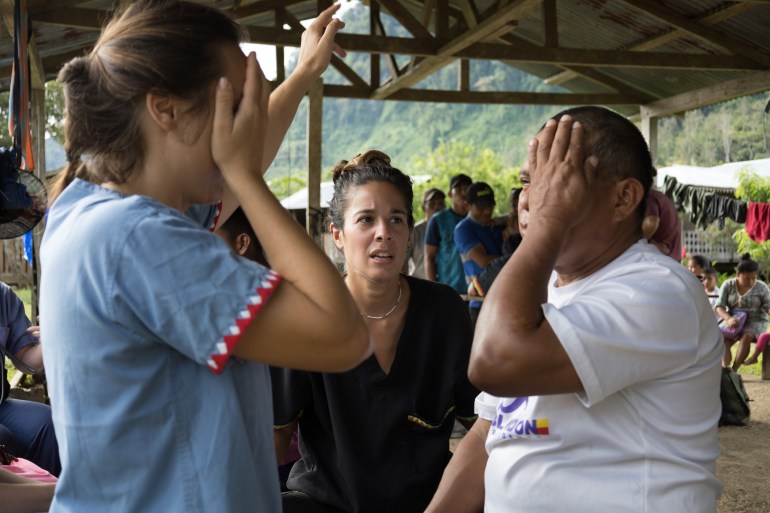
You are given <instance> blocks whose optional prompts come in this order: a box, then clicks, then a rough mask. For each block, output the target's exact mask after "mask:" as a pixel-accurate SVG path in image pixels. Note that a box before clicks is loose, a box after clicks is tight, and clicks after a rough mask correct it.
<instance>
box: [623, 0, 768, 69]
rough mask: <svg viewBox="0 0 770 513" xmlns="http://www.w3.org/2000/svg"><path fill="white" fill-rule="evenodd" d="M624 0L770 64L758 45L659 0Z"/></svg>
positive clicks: (708, 38)
mask: <svg viewBox="0 0 770 513" xmlns="http://www.w3.org/2000/svg"><path fill="white" fill-rule="evenodd" d="M622 1H623V2H625V3H626V4H628V5H630V6H632V7H634V8H635V9H638V10H640V11H642V12H644V13H645V14H647V15H649V16H652V17H654V18H656V19H658V20H660V21H662V22H664V23H668V24H670V25H673V26H675V27H676V28H678V29H680V30H683V31H685V32H687V33H689V34H692V35H693V36H696V37H699V38H701V39H703V40H704V41H708V42H710V43H713V44H716V45H719V46H721V47H723V48H725V49H726V50H728V51H729V52H731V53H733V54H736V55H741V56H743V57H745V58H747V59H751V60H753V61H755V62H757V63H759V64H761V65H762V66H763V67H768V66H770V55H768V54H767V53H765V52H763V51H761V50H758V49H757V48H756V47H754V46H752V45H750V44H747V43H744V42H742V41H739V40H737V39H735V38H733V37H730V36H728V35H726V34H724V33H723V32H722V31H720V30H717V29H715V28H712V27H708V26H705V25H702V24H700V23H697V22H694V21H692V20H691V19H689V18H688V17H687V16H684V15H682V14H680V13H678V12H677V11H675V10H673V9H670V8H668V7H665V6H663V5H662V4H660V3H658V2H654V1H651V0H622Z"/></svg>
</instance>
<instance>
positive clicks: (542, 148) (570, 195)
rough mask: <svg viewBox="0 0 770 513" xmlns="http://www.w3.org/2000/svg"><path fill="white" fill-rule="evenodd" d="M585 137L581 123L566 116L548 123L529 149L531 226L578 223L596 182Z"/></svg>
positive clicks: (561, 225) (559, 225) (593, 165)
mask: <svg viewBox="0 0 770 513" xmlns="http://www.w3.org/2000/svg"><path fill="white" fill-rule="evenodd" d="M584 139H585V136H584V131H583V127H582V125H581V124H580V123H579V122H573V120H572V118H571V117H570V116H568V115H567V116H563V117H562V118H561V120H560V121H559V122H558V123H557V122H556V121H555V120H549V121H548V123H546V125H545V127H544V128H543V130H542V131H541V132H540V134H538V136H537V138H536V139H533V140H532V141H531V143H530V145H529V149H528V154H527V159H528V162H527V166H528V169H529V174H530V185H529V187H528V191H527V193H528V205H529V216H530V217H529V224H530V225H531V224H533V223H536V222H538V220H540V221H543V222H545V223H547V225H548V226H551V227H557V226H558V227H565V228H569V227H571V226H574V225H576V224H577V223H579V222H580V221H581V220H582V219H583V217H584V215H585V213H586V208H585V207H586V205H587V204H588V200H589V196H590V194H591V188H592V185H593V182H594V179H595V172H596V165H597V163H598V160H597V159H596V157H589V158H586V157H585V140H584Z"/></svg>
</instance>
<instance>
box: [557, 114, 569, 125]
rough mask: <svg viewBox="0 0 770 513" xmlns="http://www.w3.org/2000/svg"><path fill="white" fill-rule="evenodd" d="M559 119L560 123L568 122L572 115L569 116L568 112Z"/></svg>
mask: <svg viewBox="0 0 770 513" xmlns="http://www.w3.org/2000/svg"><path fill="white" fill-rule="evenodd" d="M559 121H561V122H562V123H569V122H570V121H572V116H570V115H569V114H565V115H563V116H562V117H561V119H560V120H559Z"/></svg>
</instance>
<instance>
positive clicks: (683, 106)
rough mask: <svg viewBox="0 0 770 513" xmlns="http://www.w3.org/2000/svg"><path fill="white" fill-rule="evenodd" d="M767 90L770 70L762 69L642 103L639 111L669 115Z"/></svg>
mask: <svg viewBox="0 0 770 513" xmlns="http://www.w3.org/2000/svg"><path fill="white" fill-rule="evenodd" d="M768 90H770V71H762V72H759V73H753V74H751V75H748V76H745V77H741V78H737V79H735V80H731V81H729V82H723V83H721V84H717V85H714V86H711V87H706V88H703V89H699V90H697V91H690V92H687V93H684V94H679V95H676V96H672V97H670V98H666V99H663V100H658V101H655V102H652V103H648V104H646V105H642V106H641V109H640V112H641V114H642V116H648V117H651V118H658V117H662V116H671V115H674V114H678V113H680V112H685V111H688V110H693V109H698V108H700V107H703V106H704V105H712V104H714V103H719V102H723V101H727V100H732V99H733V98H739V97H741V96H747V95H750V94H757V93H761V92H763V91H768Z"/></svg>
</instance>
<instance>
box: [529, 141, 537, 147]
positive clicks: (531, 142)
mask: <svg viewBox="0 0 770 513" xmlns="http://www.w3.org/2000/svg"><path fill="white" fill-rule="evenodd" d="M536 142H537V139H530V140H529V146H533V145H534V144H535V143H536Z"/></svg>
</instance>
